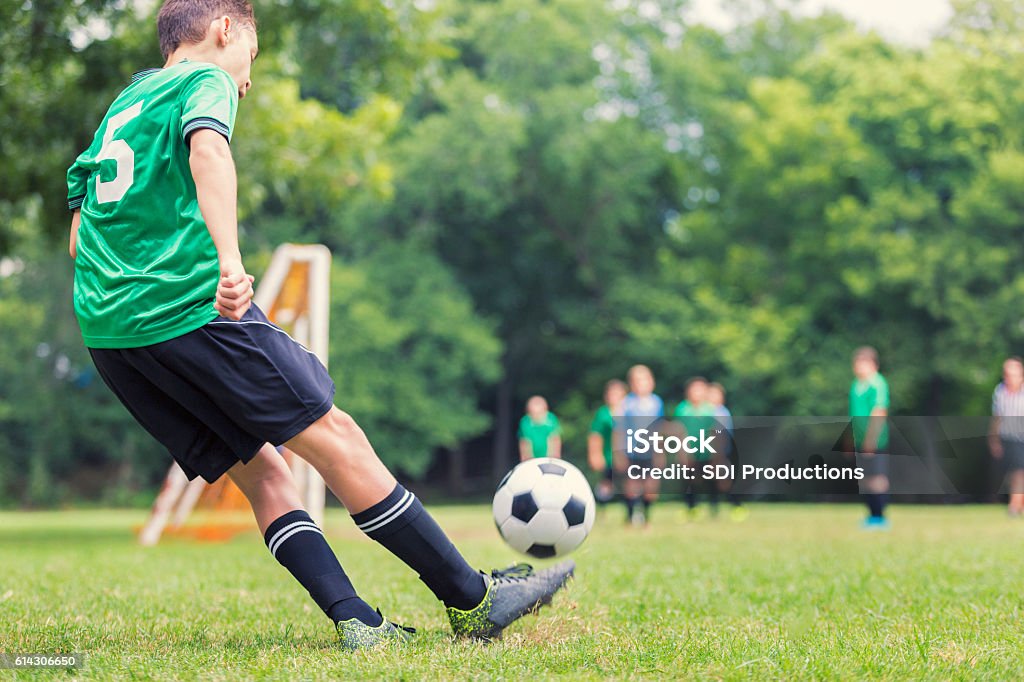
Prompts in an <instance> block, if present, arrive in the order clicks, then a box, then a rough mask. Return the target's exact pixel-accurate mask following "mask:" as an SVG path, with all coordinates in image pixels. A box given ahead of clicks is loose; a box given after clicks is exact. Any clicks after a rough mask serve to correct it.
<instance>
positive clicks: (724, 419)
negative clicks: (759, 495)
mask: <svg viewBox="0 0 1024 682" xmlns="http://www.w3.org/2000/svg"><path fill="white" fill-rule="evenodd" d="M708 402H709V403H711V407H712V408H713V409H714V411H715V428H716V429H718V430H721V431H722V436H723V438H722V439H721V442H722V447H721V452H719V454H718V458H719V461H718V462H716V463H718V464H732V465H733V466H735V465H736V439H735V429H734V428H733V419H732V412H731V411H730V410H729V408H728V407H726V406H725V386H722V384H720V383H718V382H717V381H713V382H711V383H710V384H708ZM716 440H719V439H717V438H716ZM718 483H719V489H720V490H722V491H723V492H725V497H726V499H727V500H728V501H729V504H730V505H732V509H731V510H730V511H729V518H731V519H732V520H733V521H736V522H737V523H739V522H741V521H745V520H746V518H747V516H748V514H749V512H747V509H746V508H745V507H744V506H743V502H742V500H740V496H739V495H737V494H736V491H735V489H734V488H733V486H734V485H735V481H731V480H723V481H718Z"/></svg>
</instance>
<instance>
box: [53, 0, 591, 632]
mask: <svg viewBox="0 0 1024 682" xmlns="http://www.w3.org/2000/svg"><path fill="white" fill-rule="evenodd" d="M157 32H158V34H159V38H160V48H161V52H162V53H163V56H164V58H165V60H166V63H165V65H164V67H163V68H160V69H147V70H146V71H142V72H140V73H138V74H136V76H135V78H134V79H133V82H132V83H131V85H129V86H128V87H126V88H125V89H124V90H123V91H122V92H121V93H120V94H119V95H118V96H117V98H116V99H115V100H114V102H113V104H111V106H110V108H109V110H108V111H107V113H106V115H105V116H104V118H103V121H102V122H101V123H100V125H99V128H98V129H97V130H96V134H95V137H94V138H93V141H92V143H91V144H90V145H89V148H88V149H87V150H86V151H84V152H83V153H82V154H81V155H80V156H79V157H78V158H77V159H76V160H75V162H74V164H73V165H72V166H71V168H70V169H69V170H68V174H67V180H68V206H69V208H70V209H71V210H72V211H73V214H72V220H71V234H70V252H71V256H72V257H73V258H74V259H75V286H74V303H75V313H76V315H77V317H78V321H79V325H80V327H81V330H82V338H83V340H84V341H85V345H86V346H87V347H88V348H89V352H90V354H91V355H92V358H93V361H94V363H95V364H96V367H97V369H98V370H99V373H100V375H101V376H102V377H103V380H104V382H106V384H107V385H108V386H109V387H110V389H111V390H112V391H113V392H114V393H115V394H116V395H117V397H118V398H119V399H120V400H121V402H122V403H124V405H125V407H126V408H127V409H128V410H129V411H130V412H131V413H132V415H133V416H134V417H135V419H136V420H138V422H139V423H140V424H142V426H143V427H145V428H146V430H147V431H149V433H150V434H152V435H153V436H154V437H155V438H156V439H157V440H159V441H160V442H161V443H162V444H163V445H164V446H165V447H166V448H167V450H168V451H169V452H170V454H171V456H172V457H173V458H174V459H175V460H176V461H177V462H178V463H179V464H180V465H181V468H182V469H183V470H184V471H185V473H186V474H187V475H188V477H189V478H190V479H192V478H195V477H196V476H202V477H203V478H204V479H206V480H207V481H210V482H213V481H216V480H217V479H218V478H219V477H220V476H222V475H223V474H225V473H226V474H227V475H228V476H230V477H231V479H232V480H233V481H234V482H235V483H236V484H237V485H238V487H239V488H240V489H241V490H242V492H243V493H245V495H246V497H247V498H248V500H249V502H250V503H251V505H252V508H253V511H254V513H255V515H256V521H257V523H258V525H259V528H260V531H261V532H262V533H263V534H264V539H265V540H266V543H267V547H268V549H269V550H270V552H271V554H272V555H273V556H274V557H275V558H276V559H277V560H278V561H279V562H280V563H281V564H282V565H284V566H285V568H287V569H288V571H289V572H290V573H291V574H292V575H293V576H294V577H295V579H296V580H297V581H298V582H299V583H300V584H301V585H302V586H303V587H304V588H305V589H306V590H307V591H308V592H309V594H310V596H311V597H312V598H313V600H314V601H315V602H316V604H317V605H318V606H319V607H320V608H321V609H322V610H323V611H324V612H325V614H327V616H328V617H329V618H330V619H331V620H332V621H333V622H334V624H335V627H336V629H337V632H338V635H339V638H340V640H341V645H342V646H343V647H344V648H347V649H359V648H365V647H372V646H377V645H380V644H385V643H389V642H401V641H404V640H405V639H406V638H407V637H408V636H409V631H408V629H406V628H401V627H398V626H395V625H394V624H392V623H390V622H389V621H387V620H386V619H384V618H382V617H381V615H380V612H379V611H376V610H375V609H374V608H372V607H371V606H370V605H368V604H367V603H366V602H364V601H363V600H362V599H360V598H359V596H358V595H357V593H356V590H355V588H354V587H353V586H352V583H351V581H350V580H349V578H348V576H347V575H346V574H345V572H344V571H343V570H342V568H341V565H340V564H339V562H338V560H337V558H336V557H335V555H334V552H332V551H331V548H330V546H329V545H328V544H327V542H326V540H325V539H324V536H323V533H322V531H321V530H320V528H319V527H317V525H316V524H315V523H313V521H312V519H311V518H310V516H309V514H307V512H306V510H304V509H303V508H302V504H301V502H300V500H299V495H298V492H297V489H296V486H295V482H294V481H293V479H292V476H291V472H290V471H289V469H288V466H287V465H286V464H285V462H284V459H283V458H282V457H281V456H280V455H279V454H278V453H277V451H276V450H275V449H274V447H273V446H275V445H281V444H284V445H286V446H287V447H288V449H289V450H291V451H292V452H295V453H297V454H298V455H299V456H301V457H303V458H304V459H306V460H307V461H308V462H309V463H310V464H312V466H313V467H314V468H316V470H317V471H318V472H319V473H320V475H321V476H322V477H323V479H324V480H325V481H326V483H327V485H328V487H329V488H330V489H331V491H332V492H334V494H335V495H337V497H338V498H339V499H340V500H341V501H342V503H343V504H344V505H345V507H346V508H347V509H348V510H349V511H350V512H351V513H352V518H353V519H354V520H355V522H356V524H357V525H358V526H359V528H360V529H361V530H362V531H363V532H365V533H366V534H367V535H368V536H369V537H371V538H372V539H374V540H376V541H377V542H379V543H380V544H382V545H384V547H386V548H387V549H388V550H389V551H391V552H392V553H393V554H395V555H396V556H398V557H399V558H400V559H401V560H402V561H404V562H405V563H406V564H408V565H409V566H410V567H411V568H412V569H413V570H415V571H416V572H417V573H418V574H419V577H420V579H421V580H422V581H423V582H424V583H425V584H426V586H427V587H428V588H429V589H430V590H431V591H432V592H433V593H434V595H435V596H436V597H437V598H438V599H439V600H441V601H442V602H443V603H444V604H445V606H446V607H447V609H448V616H449V620H450V622H451V625H452V628H453V629H454V631H455V632H456V633H457V634H459V635H464V636H469V637H478V638H490V637H493V636H495V635H497V634H498V633H500V631H501V630H502V629H503V628H504V627H505V626H507V625H508V624H509V623H511V622H512V621H513V620H515V619H516V618H518V617H520V616H522V615H524V614H525V613H527V612H530V611H532V610H534V609H535V607H536V606H537V605H538V604H539V603H546V602H547V601H549V600H550V598H551V596H552V595H553V594H554V592H555V591H556V590H557V589H559V588H560V587H561V586H562V585H563V584H564V583H565V582H566V580H567V579H568V578H569V577H570V576H571V574H572V570H573V565H572V563H571V562H566V563H563V564H560V565H558V566H555V567H553V568H550V569H547V570H545V571H539V572H532V571H526V570H516V571H494V572H492V573H490V574H483V573H481V572H477V571H475V570H473V568H471V567H470V566H469V564H467V563H466V561H465V560H464V559H463V557H462V555H461V554H459V552H458V550H456V548H455V547H454V546H453V545H452V543H451V542H450V541H449V540H448V538H447V536H445V534H444V532H443V531H442V530H441V528H440V526H438V525H437V523H435V522H434V520H433V518H432V517H431V516H430V514H429V513H427V511H426V510H425V509H424V508H423V505H422V504H420V502H419V500H417V498H416V496H415V495H413V494H412V493H411V492H409V491H407V490H406V489H405V488H403V487H402V486H401V485H400V484H399V483H398V482H397V481H396V480H395V478H394V477H393V476H392V475H391V473H390V472H389V471H388V470H387V468H385V466H384V465H383V464H382V463H381V461H380V459H378V458H377V455H376V453H375V452H374V450H373V448H372V446H371V445H370V443H369V441H368V440H367V439H366V436H365V435H364V434H363V432H362V430H361V429H360V428H359V426H358V425H357V424H356V423H355V421H354V420H353V419H352V417H350V416H349V415H348V414H346V413H344V412H342V411H341V410H339V409H338V408H337V407H335V406H334V401H333V399H334V383H333V382H332V381H331V378H330V376H329V375H328V374H327V370H326V369H325V368H324V366H323V365H322V364H321V363H320V361H319V360H318V359H317V358H316V357H315V356H314V355H313V354H311V353H309V352H308V351H307V350H306V349H305V348H303V347H302V346H300V345H299V344H298V343H296V342H295V341H294V340H292V339H291V338H290V337H289V336H288V335H287V334H286V333H285V332H284V331H282V330H281V329H279V328H278V327H276V326H274V325H273V324H271V323H270V322H269V321H268V320H267V318H266V317H265V316H264V315H263V312H262V311H260V310H259V309H258V308H256V307H255V306H253V305H252V303H251V299H252V294H253V288H252V281H253V279H252V277H250V276H249V275H248V274H247V273H246V270H245V268H244V266H243V265H242V256H241V252H240V250H239V246H238V224H237V218H236V203H237V197H236V194H237V192H236V175H235V167H234V162H233V160H232V156H231V148H230V146H229V141H230V140H231V136H232V132H233V130H234V125H235V113H236V110H237V107H238V101H239V99H240V98H242V97H244V96H245V94H246V93H247V92H248V90H249V88H250V87H251V86H252V82H251V80H250V73H251V66H252V62H253V61H254V60H255V59H256V54H257V50H258V47H257V37H256V21H255V18H254V16H253V10H252V6H251V5H250V4H249V3H248V2H247V1H246V0H167V1H166V2H164V3H163V5H162V6H161V8H160V12H159V16H158V19H157ZM352 333H356V331H355V330H352Z"/></svg>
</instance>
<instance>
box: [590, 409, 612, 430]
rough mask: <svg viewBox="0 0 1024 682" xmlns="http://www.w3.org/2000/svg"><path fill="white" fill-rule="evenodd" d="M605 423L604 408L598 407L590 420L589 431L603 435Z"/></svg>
mask: <svg viewBox="0 0 1024 682" xmlns="http://www.w3.org/2000/svg"><path fill="white" fill-rule="evenodd" d="M607 423H608V422H607V420H606V419H605V418H604V410H602V409H601V408H598V410H597V412H595V413H594V418H593V419H591V420H590V433H598V434H601V435H604V430H605V424H607Z"/></svg>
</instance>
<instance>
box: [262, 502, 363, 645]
mask: <svg viewBox="0 0 1024 682" xmlns="http://www.w3.org/2000/svg"><path fill="white" fill-rule="evenodd" d="M263 539H264V540H265V541H266V543H267V548H269V549H270V553H271V554H273V555H274V558H275V559H277V560H278V561H279V562H280V563H281V565H282V566H284V567H285V568H287V569H288V571H289V572H290V573H291V574H292V575H293V576H294V577H295V579H296V580H298V581H299V583H300V584H301V585H302V586H303V587H305V588H306V590H307V591H308V592H309V596H311V597H312V598H313V601H315V602H316V605H317V606H319V607H320V608H321V609H323V612H324V613H326V614H327V617H328V618H330V619H331V620H333V621H334V622H335V623H337V622H339V621H343V620H348V619H349V618H358V619H359V620H361V621H362V622H364V623H366V624H367V625H372V626H374V627H376V626H377V625H380V624H381V617H380V615H379V614H378V613H377V612H376V611H375V610H374V609H372V608H371V607H370V605H369V604H367V603H366V602H364V601H363V600H362V599H360V598H359V597H358V596H357V595H356V589H355V588H354V587H352V582H351V581H350V580H349V579H348V576H347V575H345V571H343V570H342V568H341V564H340V563H338V557H336V556H335V555H334V552H332V551H331V547H330V545H328V544H327V540H325V539H324V534H323V532H322V531H321V530H320V529H319V528H318V527H317V525H316V524H315V523H313V519H311V518H310V517H309V514H307V513H306V512H305V511H303V510H301V509H296V510H295V511H290V512H288V513H287V514H285V515H283V516H281V517H279V518H277V519H276V520H275V521H274V522H273V523H271V524H270V526H269V527H268V528H267V532H266V533H265V534H264V536H263Z"/></svg>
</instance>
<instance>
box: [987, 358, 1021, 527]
mask: <svg viewBox="0 0 1024 682" xmlns="http://www.w3.org/2000/svg"><path fill="white" fill-rule="evenodd" d="M988 441H989V449H990V450H991V451H992V456H993V457H995V458H996V459H998V460H1002V462H1003V467H1004V468H1005V470H1006V478H1007V483H1008V484H1009V486H1010V505H1009V507H1008V509H1007V513H1009V515H1010V516H1011V517H1017V516H1020V515H1021V513H1022V512H1024V360H1021V359H1020V358H1018V357H1012V358H1008V359H1007V360H1006V362H1004V363H1003V381H1002V383H1000V384H999V385H998V386H996V390H995V391H993V392H992V422H991V426H990V428H989V439H988Z"/></svg>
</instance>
